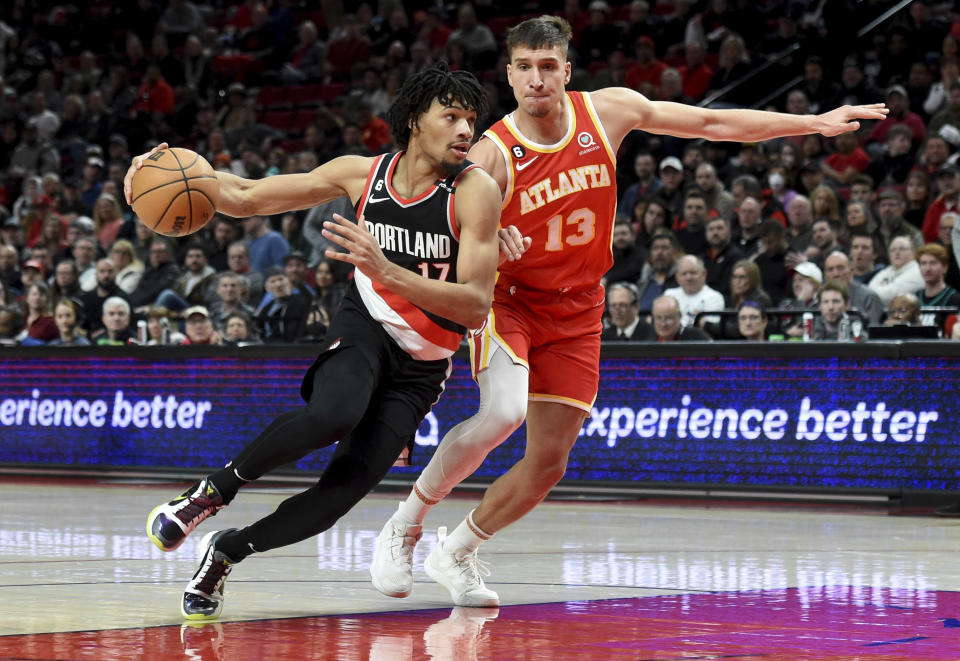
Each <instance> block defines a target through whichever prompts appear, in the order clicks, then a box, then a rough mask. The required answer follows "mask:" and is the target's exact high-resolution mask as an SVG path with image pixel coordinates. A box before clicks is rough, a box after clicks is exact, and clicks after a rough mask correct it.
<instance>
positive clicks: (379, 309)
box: [353, 268, 454, 360]
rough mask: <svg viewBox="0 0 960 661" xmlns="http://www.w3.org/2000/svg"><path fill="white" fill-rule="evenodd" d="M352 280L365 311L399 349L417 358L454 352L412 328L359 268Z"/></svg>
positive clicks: (442, 356) (431, 358)
mask: <svg viewBox="0 0 960 661" xmlns="http://www.w3.org/2000/svg"><path fill="white" fill-rule="evenodd" d="M353 280H354V282H355V283H356V284H357V290H358V291H359V292H360V298H361V299H363V304H364V305H365V306H366V308H367V312H369V313H370V316H371V317H373V318H374V319H375V320H376V321H377V322H379V324H380V325H381V326H383V329H384V330H385V331H386V332H387V335H389V336H390V337H392V338H393V341H394V342H396V343H397V345H399V347H400V348H401V349H403V350H404V351H406V352H407V353H408V354H410V355H411V356H413V357H414V358H416V359H417V360H443V359H444V358H449V357H450V356H452V355H453V353H454V352H453V351H451V350H450V349H448V348H446V347H441V346H440V345H438V344H434V343H433V342H431V341H430V340H428V339H426V338H425V337H423V336H422V335H420V333H418V332H417V331H415V330H414V329H412V328H411V327H410V326H409V324H407V322H406V321H405V320H404V319H403V317H401V316H400V315H399V314H398V313H397V312H396V311H395V310H394V309H393V308H391V307H390V305H389V304H388V303H387V302H386V301H385V300H383V298H382V297H381V296H380V295H379V294H378V293H377V292H376V291H375V290H374V288H373V282H372V281H371V280H370V277H369V276H367V275H366V274H365V273H364V272H363V271H361V270H360V269H359V268H356V269H354V271H353Z"/></svg>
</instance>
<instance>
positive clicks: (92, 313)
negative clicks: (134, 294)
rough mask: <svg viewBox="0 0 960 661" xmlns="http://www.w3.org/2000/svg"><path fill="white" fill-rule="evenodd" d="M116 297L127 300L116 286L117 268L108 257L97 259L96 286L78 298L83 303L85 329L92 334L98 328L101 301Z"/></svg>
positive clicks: (100, 317) (100, 316) (124, 294)
mask: <svg viewBox="0 0 960 661" xmlns="http://www.w3.org/2000/svg"><path fill="white" fill-rule="evenodd" d="M111 297H118V298H122V299H124V300H128V296H127V293H126V292H125V291H123V290H122V289H120V287H118V286H117V269H116V267H115V266H114V265H113V262H111V261H110V260H109V259H106V258H104V259H101V260H99V261H97V286H96V287H94V288H93V290H91V291H88V292H84V294H83V296H81V298H80V302H81V303H82V304H83V311H84V314H83V317H84V323H85V329H86V331H87V333H88V334H90V335H92V334H93V333H94V331H97V330H100V322H101V319H102V314H97V311H98V310H100V311H102V310H103V303H104V301H106V300H107V299H108V298H111Z"/></svg>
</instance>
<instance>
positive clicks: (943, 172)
mask: <svg viewBox="0 0 960 661" xmlns="http://www.w3.org/2000/svg"><path fill="white" fill-rule="evenodd" d="M937 187H938V189H939V191H940V194H939V195H938V196H937V199H936V200H934V201H933V204H931V205H930V207H929V208H928V209H927V213H926V214H925V215H924V217H923V238H925V239H926V240H927V241H928V242H933V241H936V240H937V235H938V234H939V230H940V218H941V216H943V214H945V213H957V212H958V211H960V168H958V167H957V166H956V165H945V166H943V167H942V168H940V172H939V173H937Z"/></svg>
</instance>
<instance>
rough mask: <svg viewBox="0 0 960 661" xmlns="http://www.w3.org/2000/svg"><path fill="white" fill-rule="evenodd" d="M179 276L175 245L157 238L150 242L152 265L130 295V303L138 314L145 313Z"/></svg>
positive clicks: (160, 237) (150, 264)
mask: <svg viewBox="0 0 960 661" xmlns="http://www.w3.org/2000/svg"><path fill="white" fill-rule="evenodd" d="M179 276H180V269H179V268H178V267H177V263H176V262H175V261H174V260H173V244H172V243H171V242H170V239H168V238H167V237H165V236H155V237H154V238H153V240H152V241H151V242H150V263H149V265H148V266H147V268H146V269H145V270H144V272H143V277H141V278H140V284H139V285H137V288H136V289H134V290H133V294H131V295H130V302H131V303H132V304H133V306H134V307H135V308H136V309H137V310H138V312H139V311H141V310H142V311H144V312H145V311H146V310H147V308H149V307H150V306H151V305H153V304H154V302H155V301H156V300H157V296H159V295H160V292H162V291H163V290H165V289H171V288H172V287H173V285H174V283H176V281H177V278H178V277H179Z"/></svg>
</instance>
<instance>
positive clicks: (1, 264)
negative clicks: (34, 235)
mask: <svg viewBox="0 0 960 661" xmlns="http://www.w3.org/2000/svg"><path fill="white" fill-rule="evenodd" d="M7 222H10V220H8V221H7ZM13 222H16V221H13ZM0 241H2V240H0ZM18 258H19V255H18V254H17V249H16V248H14V247H13V246H12V245H6V244H4V243H2V242H0V281H2V282H3V283H4V285H6V287H7V288H8V289H9V290H13V291H16V293H17V295H19V293H20V287H22V286H23V283H21V282H20V260H19V259H18Z"/></svg>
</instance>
